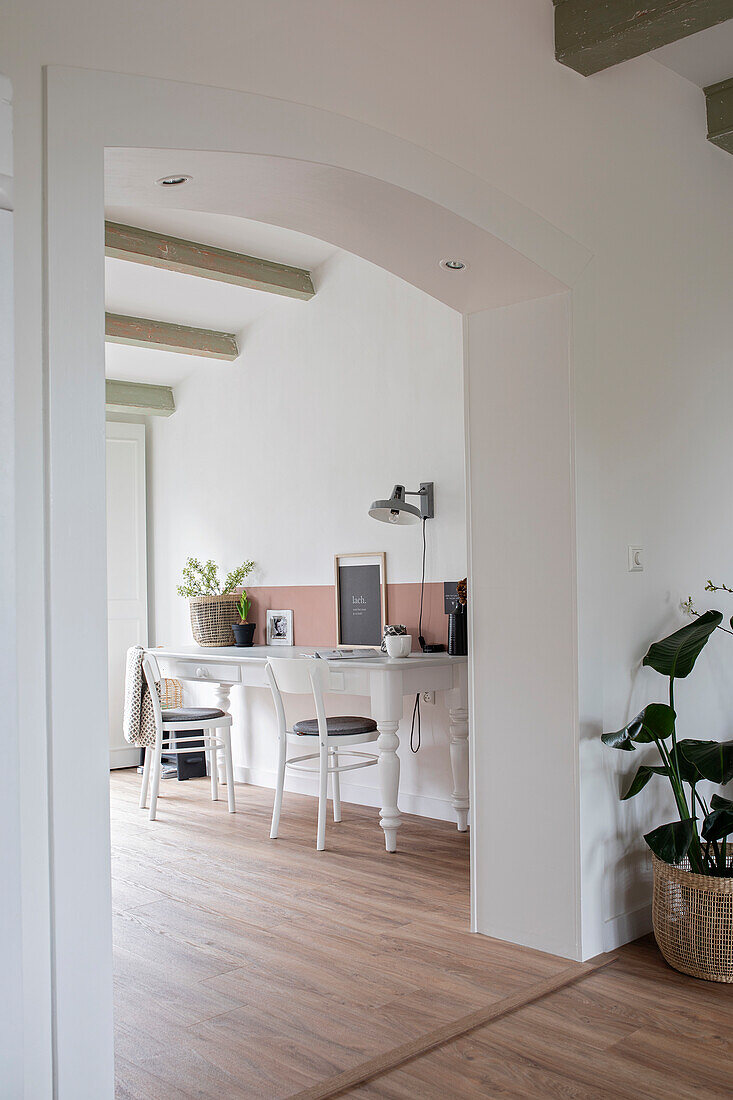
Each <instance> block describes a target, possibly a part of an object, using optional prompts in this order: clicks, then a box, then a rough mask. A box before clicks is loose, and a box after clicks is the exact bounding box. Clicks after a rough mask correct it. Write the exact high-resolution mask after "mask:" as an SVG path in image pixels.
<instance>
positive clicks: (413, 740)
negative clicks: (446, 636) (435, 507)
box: [410, 516, 426, 752]
mask: <svg viewBox="0 0 733 1100" xmlns="http://www.w3.org/2000/svg"><path fill="white" fill-rule="evenodd" d="M425 553H426V541H425V517H424V516H423V521H422V573H421V576H420V617H419V618H418V623H417V640H418V642H419V643H420V649H421V650H422V651H423V652H425V639H424V638H423V633H422V609H423V600H424V596H425ZM416 720H417V737H416V736H415V721H416ZM421 740H422V721H421V716H420V692H419V691H418V692H417V694H416V695H415V705H414V706H413V708H412V725H411V726H410V751H411V752H417V751H418V750H419V748H420V741H421Z"/></svg>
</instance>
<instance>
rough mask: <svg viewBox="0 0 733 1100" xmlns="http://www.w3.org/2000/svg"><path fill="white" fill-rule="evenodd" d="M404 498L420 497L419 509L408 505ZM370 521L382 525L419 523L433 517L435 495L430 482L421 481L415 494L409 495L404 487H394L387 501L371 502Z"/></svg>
mask: <svg viewBox="0 0 733 1100" xmlns="http://www.w3.org/2000/svg"><path fill="white" fill-rule="evenodd" d="M405 497H420V507H419V508H416V507H415V505H414V504H408V503H407V501H406V500H405ZM369 515H370V516H371V517H372V519H379V520H381V521H382V523H398V524H406V523H420V522H421V520H424V519H433V517H434V516H435V494H434V487H433V482H432V481H421V482H420V488H419V489H418V490H417V492H414V493H411V492H409V491H408V490H406V489H405V487H404V485H395V487H394V489H393V490H392V496H391V497H390V498H389V500H373V501H372V506H371V508H370V509H369Z"/></svg>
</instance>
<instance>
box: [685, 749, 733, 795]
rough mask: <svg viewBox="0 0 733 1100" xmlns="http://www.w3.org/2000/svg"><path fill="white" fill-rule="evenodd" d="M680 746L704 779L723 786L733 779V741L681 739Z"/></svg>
mask: <svg viewBox="0 0 733 1100" xmlns="http://www.w3.org/2000/svg"><path fill="white" fill-rule="evenodd" d="M678 748H679V749H680V750H681V751H682V755H683V756H684V757H685V759H686V760H688V761H689V762H690V763H691V764H693V765H694V766H695V767H696V768H697V770H698V771H699V773H700V775H701V776H702V778H703V779H708V780H709V781H710V782H711V783H720V784H721V786H723V785H725V784H726V783H730V781H731V779H733V741H723V742H720V741H680V743H679V745H678Z"/></svg>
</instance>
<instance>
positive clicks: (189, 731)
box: [140, 653, 236, 821]
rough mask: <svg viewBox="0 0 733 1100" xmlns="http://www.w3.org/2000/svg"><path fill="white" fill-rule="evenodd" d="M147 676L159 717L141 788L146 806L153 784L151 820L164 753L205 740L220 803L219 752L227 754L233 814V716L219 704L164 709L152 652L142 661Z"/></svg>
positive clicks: (214, 791) (213, 792) (214, 790)
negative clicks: (220, 708) (218, 705)
mask: <svg viewBox="0 0 733 1100" xmlns="http://www.w3.org/2000/svg"><path fill="white" fill-rule="evenodd" d="M142 668H143V675H144V676H145V682H146V683H147V686H148V691H149V693H150V699H151V702H152V705H153V714H154V716H155V744H154V745H149V746H148V747H147V748H146V749H145V763H144V765H143V782H142V789H141V791H140V808H141V809H143V810H144V809H145V803H146V801H147V795H148V784H149V783H150V813H149V817H150V820H151V821H155V815H156V813H157V808H158V791H159V789H160V772H161V758H162V755H163V753H164V752H165V753H166V754H170V753H180V752H189V751H190V743H191V742H195V743H196V744H197V745H200V744H201V736H202V734H203V739H204V751H205V752H206V755H207V757H208V761H209V770H210V772H211V800H212V802H216V800H217V798H218V797H219V792H218V766H217V764H218V761H217V755H218V753H223V755H224V771H225V774H226V780H227V799H228V803H229V813H230V814H233V813H235V811H236V806H235V802H234V769H233V767H232V742H231V726H232V716H231V714H227V713H226V712H225V711H223V710H218V709H217V708H216V707H177V708H175V709H170V710H163V707H162V706H161V702H160V695H159V694H158V689H157V683H158V680H159V679H160V675H159V672H158V664H157V661H156V660H155V658H154V657H153V655H152V654H151V653H146V654H145V655H144V657H143V661H142Z"/></svg>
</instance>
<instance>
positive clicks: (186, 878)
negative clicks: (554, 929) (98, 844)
mask: <svg viewBox="0 0 733 1100" xmlns="http://www.w3.org/2000/svg"><path fill="white" fill-rule="evenodd" d="M111 790H112V866H113V897H114V911H115V932H114V936H115V960H116V977H115V994H116V1005H115V1010H116V1025H115V1028H116V1078H117V1098H118V1100H190V1098H191V1097H197V1098H205V1100H209V1098H216V1100H240V1098H244V1097H247V1098H251V1100H257V1098H266V1100H278V1098H281V1097H283V1098H284V1097H288V1096H291V1095H292V1094H294V1093H297V1092H298V1091H299V1090H301V1089H304V1088H307V1087H308V1086H309V1085H313V1084H315V1083H316V1082H318V1081H320V1080H322V1079H324V1078H327V1077H330V1076H333V1075H335V1074H337V1073H339V1072H341V1071H342V1070H345V1069H348V1068H351V1067H352V1066H354V1065H356V1064H358V1063H359V1062H361V1061H364V1060H366V1059H367V1058H370V1057H372V1056H374V1055H377V1054H380V1053H382V1052H384V1051H387V1050H389V1049H390V1048H391V1047H394V1046H398V1045H400V1044H401V1043H403V1042H405V1041H406V1040H407V1039H410V1038H412V1037H417V1036H419V1035H421V1034H423V1033H425V1032H428V1031H430V1030H431V1029H433V1028H435V1027H436V1026H437V1025H439V1024H442V1023H445V1022H447V1021H450V1020H453V1019H455V1018H456V1017H458V1016H461V1015H464V1014H467V1013H469V1012H471V1011H474V1010H476V1009H478V1008H481V1007H483V1006H485V1005H488V1004H492V1003H495V1002H498V1001H499V1000H501V999H502V998H504V997H507V996H510V995H512V994H514V993H516V992H518V991H521V990H525V989H526V990H530V989H531V987H532V985H533V983H536V982H538V981H540V980H542V979H544V978H548V977H551V976H552V975H554V974H558V973H560V971H562V970H564V969H565V968H566V967H567V966H568V964H567V962H566V961H565V960H563V959H559V958H556V957H554V956H550V955H544V954H541V953H539V952H536V951H530V950H528V949H526V948H519V947H514V946H512V945H509V944H504V943H500V942H499V941H496V940H489V939H487V938H485V937H479V936H472V935H470V933H468V932H467V931H466V929H467V928H468V841H467V837H466V836H465V835H460V834H459V833H457V831H456V830H455V828H454V827H453V826H451V825H449V824H446V823H443V822H437V821H428V820H425V819H420V818H412V817H406V819H405V824H404V826H403V828H402V830H401V831H400V851H399V852H397V853H396V854H395V855H391V856H388V855H387V854H386V853H385V852H384V848H383V844H382V839H381V830H379V827H378V825H377V811H376V810H370V809H364V808H361V807H355V806H349V805H345V806H344V820H343V822H341V823H340V824H339V825H337V826H334V825H333V824H332V823H329V829H328V833H327V846H328V850H327V851H326V852H323V853H317V852H316V851H315V825H316V820H315V818H316V802H315V799H311V798H307V797H304V796H298V795H286V798H285V804H284V810H283V819H282V828H281V837H280V839H278V840H277V841H270V840H269V838H268V831H269V817H270V811H271V804H272V792H271V791H267V790H263V789H261V788H257V787H244V786H238V787H237V797H238V801H239V807H240V812H239V813H237V814H235V815H229V814H227V812H226V805H225V803H221V802H220V803H216V804H213V803H212V802H211V801H210V800H209V796H208V785H207V783H206V781H204V780H191V781H189V782H187V783H177V782H175V781H174V780H168V781H165V782H164V783H163V789H162V796H161V800H160V802H159V815H158V820H157V821H156V822H149V821H148V820H147V816H146V815H145V814H144V813H142V812H141V811H140V810H139V809H138V808H137V798H138V791H139V777H138V776H137V774H136V773H135V772H134V771H118V772H113V773H112V778H111ZM732 1002H733V997H732V996H731V989H730V987H725V986H717V985H711V984H709V983H704V982H697V981H694V980H693V979H686V978H684V977H683V976H682V975H678V974H676V973H675V972H674V971H672V970H669V969H668V968H667V967H666V966H665V965H664V963H663V962H662V961H661V960H660V959H659V956H658V955H657V953H656V950H655V948H654V946H653V944H651V943H649V942H648V941H641V942H640V943H638V944H635V945H632V946H631V947H629V948H625V949H623V951H621V952H620V953H619V959H618V961H617V962H616V963H614V965H613V966H612V967H611V968H609V969H607V970H603V971H600V972H599V973H597V974H592V975H590V976H589V977H586V978H585V979H584V980H583V981H582V982H581V983H580V984H579V985H577V986H573V987H571V988H568V989H565V990H561V991H559V992H556V993H553V994H551V995H550V996H549V997H547V998H545V999H544V1000H542V1001H540V1002H538V1003H536V1004H533V1005H530V1006H527V1007H526V1008H522V1009H520V1010H518V1011H517V1012H515V1013H513V1014H512V1015H511V1016H508V1017H506V1018H503V1019H498V1020H496V1021H494V1022H493V1023H492V1024H491V1025H489V1026H487V1027H485V1028H481V1029H479V1030H477V1031H475V1032H472V1033H471V1034H470V1035H468V1036H465V1037H463V1038H459V1039H457V1040H455V1041H453V1042H451V1043H449V1044H447V1045H446V1046H445V1047H441V1048H440V1049H439V1050H437V1051H434V1052H433V1053H430V1054H427V1055H424V1056H423V1057H421V1058H419V1059H417V1060H415V1061H413V1062H411V1063H409V1064H407V1065H405V1066H403V1067H401V1068H399V1069H397V1070H395V1071H393V1072H391V1073H389V1074H387V1075H385V1076H383V1077H380V1078H379V1079H377V1080H375V1081H372V1082H370V1083H368V1084H365V1085H363V1086H361V1087H359V1088H356V1089H353V1090H352V1091H351V1092H350V1093H349V1094H348V1095H349V1096H352V1097H364V1098H369V1100H372V1098H391V1097H394V1098H395V1100H397V1098H399V1100H408V1098H409V1100H423V1098H424V1100H431V1098H433V1097H434V1098H435V1100H463V1098H474V1097H494V1096H496V1097H499V1096H501V1097H611V1096H614V1097H616V1096H618V1097H634V1098H637V1097H640V1096H645V1097H651V1098H653V1097H660V1098H661V1097H662V1096H664V1097H665V1100H668V1098H669V1097H679V1098H684V1097H706V1098H711V1100H712V1098H715V1097H723V1096H730V1095H731V1088H730V1085H731V1073H730V1064H731V1054H732V1053H733V1003H732Z"/></svg>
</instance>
